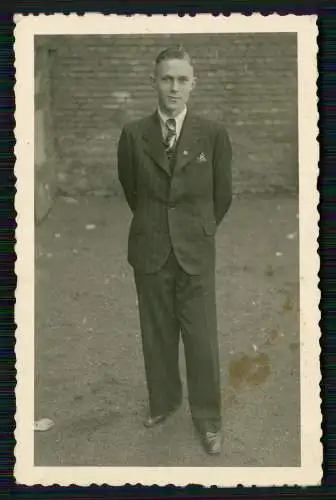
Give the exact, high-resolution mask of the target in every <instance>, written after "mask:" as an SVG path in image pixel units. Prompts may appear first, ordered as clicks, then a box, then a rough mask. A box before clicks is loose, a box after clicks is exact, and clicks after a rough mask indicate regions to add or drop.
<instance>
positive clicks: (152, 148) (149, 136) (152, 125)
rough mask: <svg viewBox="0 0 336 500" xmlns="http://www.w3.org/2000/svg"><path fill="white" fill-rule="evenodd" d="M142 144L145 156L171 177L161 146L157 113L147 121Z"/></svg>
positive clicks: (161, 140) (163, 149)
mask: <svg viewBox="0 0 336 500" xmlns="http://www.w3.org/2000/svg"><path fill="white" fill-rule="evenodd" d="M143 142H144V151H145V152H146V154H148V156H150V157H151V158H152V160H154V161H155V163H156V164H157V165H159V167H161V168H162V169H163V170H164V171H165V172H166V173H167V174H168V175H169V176H171V172H170V168H169V161H168V158H167V155H166V152H165V148H164V144H163V137H162V131H161V124H160V119H159V117H158V114H157V112H154V114H153V115H151V116H150V117H149V119H148V125H147V126H146V128H145V130H144V133H143Z"/></svg>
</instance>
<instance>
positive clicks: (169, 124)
mask: <svg viewBox="0 0 336 500" xmlns="http://www.w3.org/2000/svg"><path fill="white" fill-rule="evenodd" d="M166 129H167V135H166V141H165V144H166V148H167V151H171V150H172V149H173V148H174V146H175V142H176V120H175V118H169V119H168V120H167V121H166Z"/></svg>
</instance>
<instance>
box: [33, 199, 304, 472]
mask: <svg viewBox="0 0 336 500" xmlns="http://www.w3.org/2000/svg"><path fill="white" fill-rule="evenodd" d="M129 221H130V213H129V211H128V209H127V207H126V205H125V202H124V201H123V200H122V199H111V198H110V199H104V198H83V199H81V198H78V199H77V200H73V199H64V198H60V199H59V200H57V202H56V204H55V207H54V209H53V211H52V212H51V213H50V214H49V217H48V218H47V219H46V220H45V221H44V222H43V223H42V224H41V225H40V226H39V227H37V229H36V332H35V338H36V342H35V345H36V349H35V352H36V363H35V366H36V371H35V373H36V377H35V379H36V400H35V416H36V419H40V418H45V417H46V418H51V419H52V420H53V421H54V422H55V426H54V427H53V428H52V429H50V430H49V431H47V432H36V433H35V465H43V466H56V465H59V466H60V465H62V466H70V465H77V466H91V465H92V466H118V465H133V466H212V465H213V466H228V467H238V466H241V467H243V466H246V467H262V466H264V467H277V466H284V467H294V466H299V465H300V422H299V419H300V415H299V410H300V408H299V399H300V394H299V393H300V386H299V364H300V360H299V357H300V352H299V351H300V350H299V322H298V309H299V305H298V292H299V253H298V252H299V248H298V220H297V201H296V199H295V198H291V197H285V196H277V197H272V198H270V197H269V198H268V199H267V198H263V199H261V198H260V197H246V198H241V199H236V200H235V201H234V203H233V205H232V209H231V212H230V214H229V215H228V217H227V219H226V220H225V221H224V223H223V224H222V226H221V228H220V230H219V232H218V236H217V294H218V315H219V334H220V352H221V367H222V382H223V431H224V443H223V452H222V455H221V456H220V457H216V458H213V457H209V456H207V455H206V454H205V453H204V452H203V450H202V448H201V446H200V444H199V442H198V439H197V436H196V435H195V433H194V431H193V429H192V425H191V420H190V414H189V409H188V404H187V399H186V397H185V401H184V405H183V406H182V408H181V409H180V410H179V412H178V413H177V414H175V415H174V416H173V417H172V418H171V420H169V421H167V422H166V424H164V425H163V426H161V427H159V428H156V429H153V430H146V429H145V428H144V427H143V425H142V421H143V418H144V416H145V415H146V411H147V393H146V386H145V382H144V370H143V358H142V351H141V342H140V335H139V324H138V313H137V305H136V295H135V289H134V285H133V276H132V273H131V269H130V268H129V266H128V264H127V261H126V257H125V249H126V245H127V232H128V225H129ZM181 350H182V346H181ZM181 358H182V360H181V369H182V373H183V375H184V374H185V366H184V363H183V356H181ZM184 379H185V378H184Z"/></svg>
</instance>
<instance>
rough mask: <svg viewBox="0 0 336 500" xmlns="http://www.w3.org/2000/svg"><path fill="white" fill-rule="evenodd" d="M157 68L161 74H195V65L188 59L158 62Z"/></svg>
mask: <svg viewBox="0 0 336 500" xmlns="http://www.w3.org/2000/svg"><path fill="white" fill-rule="evenodd" d="M157 70H158V71H159V72H160V74H161V75H162V74H167V75H168V74H169V75H174V76H190V75H192V74H193V67H192V66H191V65H190V63H189V61H187V60H186V59H167V60H165V61H161V62H160V63H159V64H158V67H157Z"/></svg>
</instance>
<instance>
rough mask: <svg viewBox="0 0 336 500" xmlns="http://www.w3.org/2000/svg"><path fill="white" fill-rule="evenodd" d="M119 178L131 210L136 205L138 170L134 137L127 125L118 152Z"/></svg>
mask: <svg viewBox="0 0 336 500" xmlns="http://www.w3.org/2000/svg"><path fill="white" fill-rule="evenodd" d="M117 162H118V178H119V182H120V184H121V186H122V189H123V192H124V194H125V197H126V201H127V203H128V206H129V207H130V209H131V211H132V212H134V210H135V206H136V196H137V192H136V172H135V164H134V156H133V147H132V138H131V136H130V133H129V131H128V129H127V128H126V127H124V128H123V130H122V132H121V134H120V138H119V143H118V152H117Z"/></svg>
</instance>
